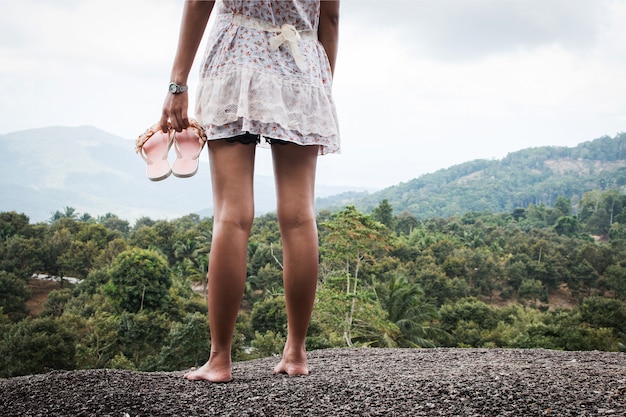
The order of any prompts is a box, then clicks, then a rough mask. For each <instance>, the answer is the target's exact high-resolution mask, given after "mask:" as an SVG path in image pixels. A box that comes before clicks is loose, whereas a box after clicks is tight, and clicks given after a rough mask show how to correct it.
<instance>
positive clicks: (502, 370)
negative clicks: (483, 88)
mask: <svg viewBox="0 0 626 417" xmlns="http://www.w3.org/2000/svg"><path fill="white" fill-rule="evenodd" d="M276 363H277V358H264V359H257V360H253V361H248V362H238V363H235V364H234V367H233V377H234V381H233V382H231V383H228V384H211V383H207V382H189V381H186V380H185V379H183V378H182V374H183V373H182V372H155V373H145V372H130V371H119V370H104V369H99V370H87V371H72V372H60V371H54V372H50V373H47V374H43V375H31V376H25V377H17V378H11V379H2V380H0V415H2V416H33V417H34V416H48V417H49V416H99V417H105V416H111V417H136V416H139V417H147V416H155V417H156V416H159V417H166V416H238V417H241V416H402V417H404V416H467V417H473V416H476V417H478V416H524V417H529V416H559V417H563V416H577V417H580V416H625V415H626V354H623V353H607V352H561V351H550V350H518V349H441V348H439V349H329V350H319V351H313V352H310V353H309V367H310V369H311V375H309V376H307V377H287V376H283V375H272V371H271V370H272V367H273V366H274V365H275V364H276Z"/></svg>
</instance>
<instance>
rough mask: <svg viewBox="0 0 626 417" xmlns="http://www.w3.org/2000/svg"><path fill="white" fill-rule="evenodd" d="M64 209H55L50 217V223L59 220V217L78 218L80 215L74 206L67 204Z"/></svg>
mask: <svg viewBox="0 0 626 417" xmlns="http://www.w3.org/2000/svg"><path fill="white" fill-rule="evenodd" d="M63 210H64V211H62V212H61V211H59V210H57V211H55V212H54V213H52V217H50V220H49V221H50V223H54V222H55V221H57V220H59V219H74V220H76V219H77V218H78V216H79V214H78V212H77V211H76V209H75V208H74V207H69V206H66V207H64V208H63Z"/></svg>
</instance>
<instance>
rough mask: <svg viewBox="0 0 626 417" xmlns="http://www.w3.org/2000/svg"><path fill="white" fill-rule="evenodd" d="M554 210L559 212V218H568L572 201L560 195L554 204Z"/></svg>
mask: <svg viewBox="0 0 626 417" xmlns="http://www.w3.org/2000/svg"><path fill="white" fill-rule="evenodd" d="M554 208H555V209H556V210H558V211H559V212H560V214H561V216H569V215H571V214H572V200H570V199H569V198H566V197H563V196H562V195H560V196H558V197H557V198H556V201H555V202H554Z"/></svg>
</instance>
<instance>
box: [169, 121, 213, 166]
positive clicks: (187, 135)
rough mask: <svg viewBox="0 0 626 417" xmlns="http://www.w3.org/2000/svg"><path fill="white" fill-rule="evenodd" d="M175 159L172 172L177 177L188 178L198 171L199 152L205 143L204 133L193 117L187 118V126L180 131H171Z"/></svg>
mask: <svg viewBox="0 0 626 417" xmlns="http://www.w3.org/2000/svg"><path fill="white" fill-rule="evenodd" d="M173 137H174V138H173V141H174V150H175V151H176V160H175V161H174V164H173V165H172V173H173V174H174V175H175V176H176V177H179V178H189V177H192V176H194V175H196V172H198V164H199V160H198V158H199V157H200V153H201V152H202V148H203V147H204V144H205V143H206V140H207V138H206V133H205V132H204V129H203V128H202V126H201V125H200V124H199V123H198V122H197V121H196V120H194V119H189V127H188V128H186V129H184V130H183V131H181V132H176V131H173Z"/></svg>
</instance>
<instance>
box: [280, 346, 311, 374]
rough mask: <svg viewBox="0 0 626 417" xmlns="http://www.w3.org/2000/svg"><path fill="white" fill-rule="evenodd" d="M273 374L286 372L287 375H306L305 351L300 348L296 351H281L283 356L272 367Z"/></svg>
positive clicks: (307, 369)
mask: <svg viewBox="0 0 626 417" xmlns="http://www.w3.org/2000/svg"><path fill="white" fill-rule="evenodd" d="M274 373H275V374H287V375H289V376H296V375H308V374H309V368H308V366H307V362H306V351H305V350H304V349H302V350H301V351H298V352H296V353H287V352H285V353H283V358H282V360H281V361H280V363H279V364H278V365H276V367H275V368H274Z"/></svg>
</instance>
